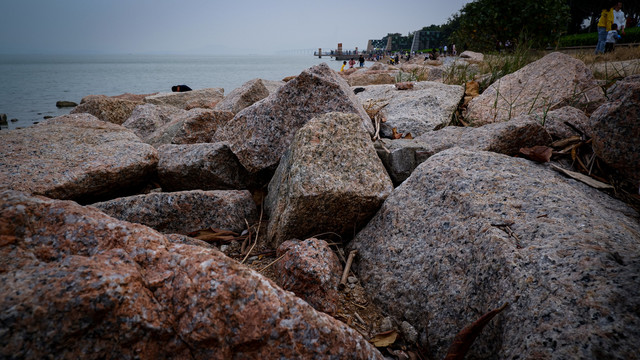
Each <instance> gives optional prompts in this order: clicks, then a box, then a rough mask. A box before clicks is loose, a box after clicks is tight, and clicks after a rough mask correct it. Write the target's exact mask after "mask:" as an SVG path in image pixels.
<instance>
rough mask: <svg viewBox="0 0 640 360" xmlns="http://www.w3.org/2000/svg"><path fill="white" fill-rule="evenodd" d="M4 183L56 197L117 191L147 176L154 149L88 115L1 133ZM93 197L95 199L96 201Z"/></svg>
mask: <svg viewBox="0 0 640 360" xmlns="http://www.w3.org/2000/svg"><path fill="white" fill-rule="evenodd" d="M0 144H2V145H1V146H0V188H3V187H4V188H9V189H13V190H19V191H24V192H28V193H32V194H40V195H45V196H48V197H52V198H58V199H74V200H80V199H84V198H89V197H92V196H103V195H116V194H122V193H123V192H127V191H130V190H132V189H134V188H136V187H137V186H139V185H141V184H142V183H144V182H146V181H147V177H148V176H149V175H150V174H151V173H153V171H155V168H156V164H157V163H158V154H157V152H156V150H155V149H154V148H153V147H151V146H150V145H148V144H145V143H143V142H142V141H141V140H140V138H138V137H137V136H136V135H135V134H134V133H133V132H131V131H130V130H128V129H125V128H124V127H122V126H120V125H116V124H113V123H109V122H104V121H100V120H98V119H97V118H96V117H94V116H93V115H89V114H72V115H65V116H59V117H56V118H53V119H49V120H47V121H44V122H41V123H40V124H37V125H35V126H31V127H28V128H25V129H18V130H11V131H2V132H1V133H0ZM93 201H95V200H93Z"/></svg>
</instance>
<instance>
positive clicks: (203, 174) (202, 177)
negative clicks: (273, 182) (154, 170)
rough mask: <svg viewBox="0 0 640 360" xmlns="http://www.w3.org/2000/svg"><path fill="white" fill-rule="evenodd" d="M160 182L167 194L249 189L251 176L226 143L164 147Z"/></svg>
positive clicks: (160, 155)
mask: <svg viewBox="0 0 640 360" xmlns="http://www.w3.org/2000/svg"><path fill="white" fill-rule="evenodd" d="M158 157H159V161H158V180H159V181H160V185H161V186H162V189H163V190H165V191H178V190H195V189H201V190H228V189H246V188H247V187H248V186H249V185H251V181H250V180H251V176H250V174H249V173H248V172H247V170H245V169H244V167H243V166H242V164H240V162H239V161H238V158H237V157H236V156H235V155H234V154H233V153H232V152H231V149H229V146H228V145H227V144H226V143H213V144H192V145H162V146H160V147H159V148H158Z"/></svg>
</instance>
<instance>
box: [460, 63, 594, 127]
mask: <svg viewBox="0 0 640 360" xmlns="http://www.w3.org/2000/svg"><path fill="white" fill-rule="evenodd" d="M604 100H605V98H604V93H603V91H602V88H601V87H600V86H599V85H598V83H597V82H596V80H595V78H594V77H593V74H592V73H591V70H589V68H587V67H586V66H585V64H584V63H583V62H582V61H580V60H577V59H575V58H573V57H571V56H569V55H566V54H562V53H559V52H554V53H551V54H549V55H547V56H545V57H543V58H542V59H540V60H538V61H536V62H533V63H531V64H529V65H527V66H525V67H523V68H522V69H520V70H518V71H516V72H514V73H512V74H509V75H505V76H504V77H502V78H500V79H498V80H497V81H496V82H495V83H493V84H491V86H489V87H488V88H487V89H486V90H485V91H484V92H483V93H482V94H481V95H480V96H477V97H475V98H474V99H473V100H471V102H470V103H469V106H468V108H467V113H466V115H465V119H466V120H468V121H470V122H472V123H473V124H474V125H476V126H479V125H484V124H488V123H493V122H501V121H507V120H509V119H512V118H515V117H517V116H519V115H527V114H532V113H538V112H544V111H549V110H555V109H558V108H560V107H563V106H567V105H570V106H573V107H576V108H578V109H580V110H583V111H586V112H587V113H589V114H590V113H591V112H593V111H594V110H595V109H596V108H597V107H598V106H599V105H600V104H602V103H603V102H604Z"/></svg>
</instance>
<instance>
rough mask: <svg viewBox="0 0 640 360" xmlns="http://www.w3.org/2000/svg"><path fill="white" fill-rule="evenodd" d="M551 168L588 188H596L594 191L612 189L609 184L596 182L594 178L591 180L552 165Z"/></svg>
mask: <svg viewBox="0 0 640 360" xmlns="http://www.w3.org/2000/svg"><path fill="white" fill-rule="evenodd" d="M551 167H552V168H553V169H554V170H557V171H559V172H561V173H564V174H565V175H567V176H570V177H572V178H574V179H576V180H578V181H581V182H583V183H585V184H587V185H589V186H591V187H593V188H596V189H613V186H611V185H609V184H605V183H603V182H601V181H598V180H596V179H594V178H591V177H589V176H587V175H584V174H581V173H579V172H575V171H570V170H567V169H563V168H561V167H559V166H556V165H553V164H552V165H551Z"/></svg>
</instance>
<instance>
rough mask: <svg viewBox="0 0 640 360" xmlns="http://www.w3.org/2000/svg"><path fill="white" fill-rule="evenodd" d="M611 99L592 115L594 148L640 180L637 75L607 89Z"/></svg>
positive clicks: (610, 162)
mask: <svg viewBox="0 0 640 360" xmlns="http://www.w3.org/2000/svg"><path fill="white" fill-rule="evenodd" d="M609 100H610V102H608V103H606V104H604V105H602V106H601V107H599V108H598V110H596V111H595V112H594V113H593V115H591V120H590V124H591V127H592V129H593V143H592V145H593V151H594V152H595V153H596V154H597V155H598V156H599V157H600V158H602V159H603V160H604V161H605V162H606V163H607V164H609V165H611V166H612V167H614V168H615V169H616V170H618V171H619V172H620V173H621V174H622V175H624V176H625V177H627V178H629V179H631V180H633V181H635V182H636V184H639V183H640V75H635V76H630V77H627V78H625V79H623V80H620V81H618V82H616V83H615V84H614V86H612V88H611V89H609Z"/></svg>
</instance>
